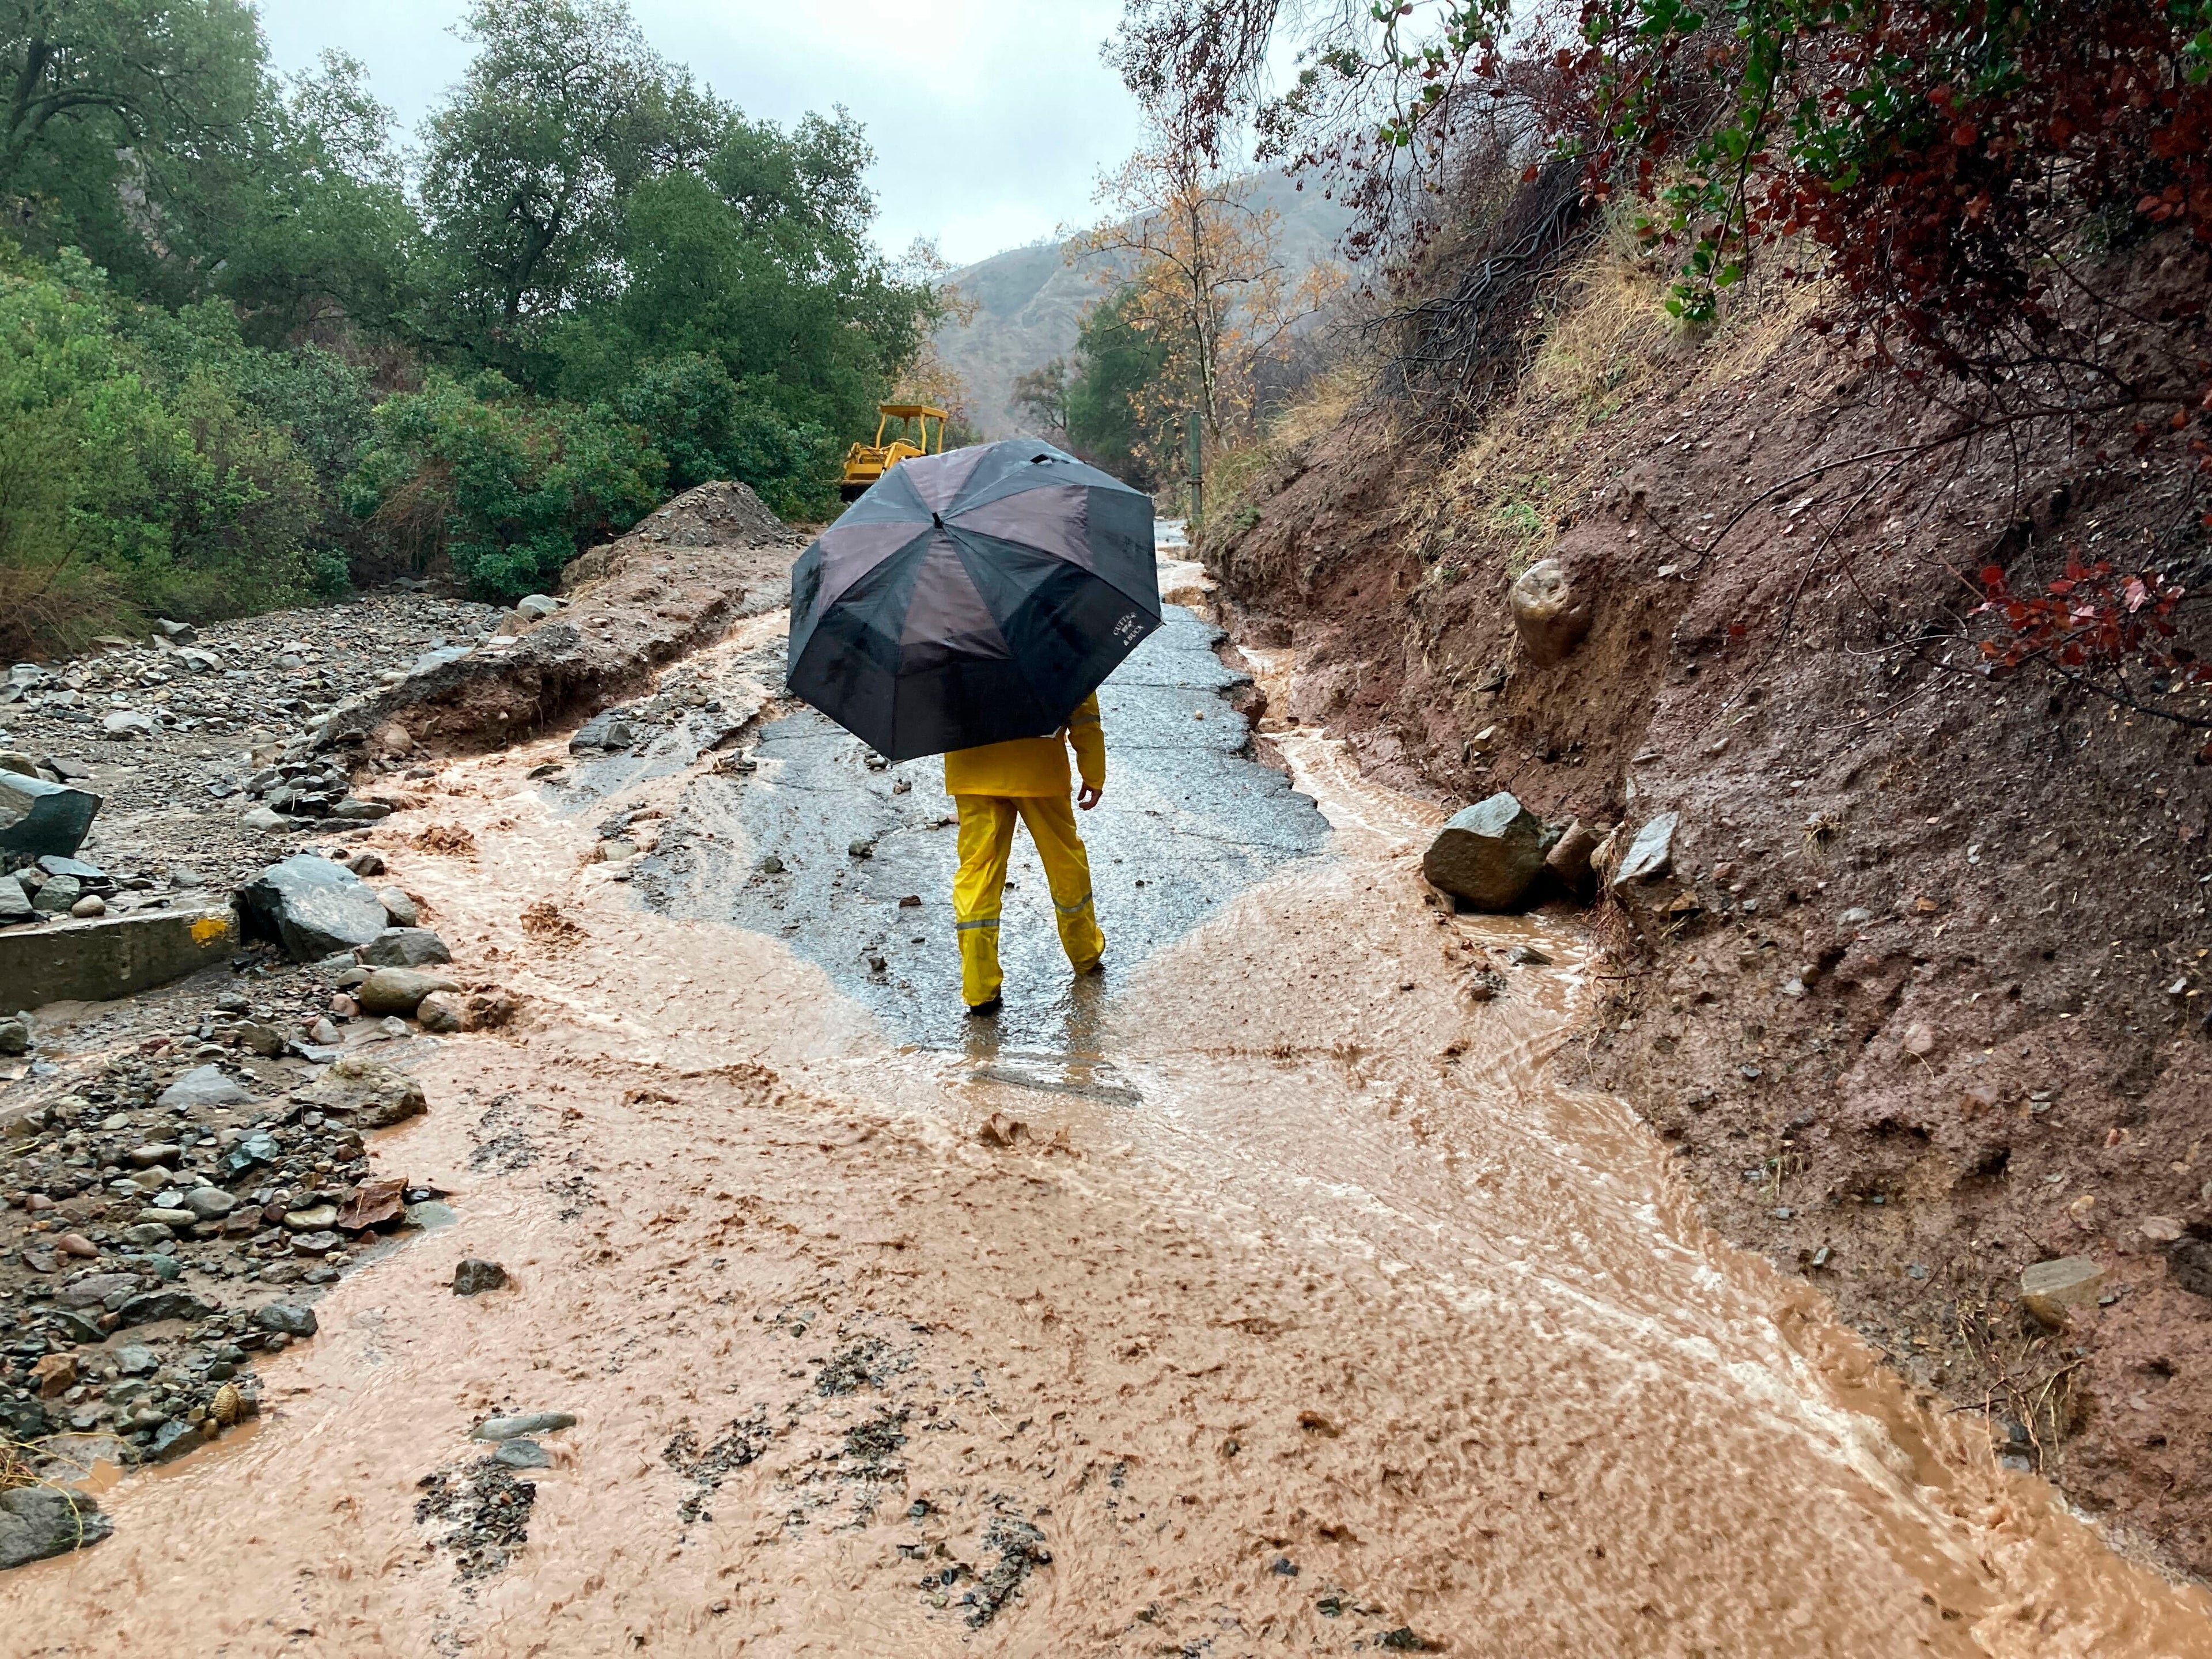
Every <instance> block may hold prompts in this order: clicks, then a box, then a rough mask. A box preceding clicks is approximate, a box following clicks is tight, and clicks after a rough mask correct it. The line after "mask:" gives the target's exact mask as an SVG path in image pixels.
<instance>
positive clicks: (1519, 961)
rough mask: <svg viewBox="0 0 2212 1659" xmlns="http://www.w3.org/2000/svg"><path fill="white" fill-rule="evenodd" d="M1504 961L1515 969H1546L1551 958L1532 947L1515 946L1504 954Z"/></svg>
mask: <svg viewBox="0 0 2212 1659" xmlns="http://www.w3.org/2000/svg"><path fill="white" fill-rule="evenodd" d="M1505 959H1506V961H1508V962H1510V963H1512V964H1513V965H1514V966H1515V967H1516V968H1548V967H1550V966H1551V965H1552V959H1551V957H1547V956H1546V955H1545V954H1544V953H1543V952H1542V951H1540V950H1538V949H1537V948H1536V947H1535V946H1534V945H1515V946H1514V947H1513V948H1512V949H1511V950H1510V951H1507V952H1506V953H1505Z"/></svg>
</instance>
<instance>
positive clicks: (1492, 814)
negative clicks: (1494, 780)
mask: <svg viewBox="0 0 2212 1659" xmlns="http://www.w3.org/2000/svg"><path fill="white" fill-rule="evenodd" d="M1544 853H1545V847H1544V826H1543V824H1542V823H1540V822H1539V821H1538V820H1537V817H1536V815H1535V814H1534V813H1533V812H1531V811H1528V808H1527V807H1525V806H1523V805H1521V803H1520V802H1519V801H1517V800H1516V799H1514V798H1513V797H1512V796H1511V795H1510V794H1509V793H1506V792H1504V790H1500V791H1499V792H1498V793H1496V794H1494V795H1492V796H1491V797H1490V798H1489V799H1486V800H1480V801H1477V802H1476V803H1475V804H1474V805H1472V806H1468V807H1463V808H1462V809H1461V810H1460V811H1457V812H1455V813H1454V814H1453V815H1452V817H1450V818H1449V820H1448V821H1447V822H1446V823H1445V824H1444V827H1443V829H1440V830H1438V831H1437V838H1436V839H1435V840H1434V841H1433V842H1430V843H1429V850H1428V852H1427V853H1426V854H1424V855H1423V857H1422V859H1421V873H1422V874H1423V875H1424V876H1425V877H1427V878H1428V879H1429V881H1430V883H1431V884H1432V885H1433V886H1436V887H1438V888H1441V889H1442V890H1443V891H1445V892H1447V893H1449V894H1451V895H1453V896H1455V897H1457V898H1462V899H1465V900H1466V901H1467V902H1468V903H1469V904H1472V905H1474V907H1475V908H1477V909H1478V910H1510V909H1511V908H1513V907H1514V906H1515V905H1516V904H1518V903H1519V902H1521V901H1522V898H1524V897H1525V896H1527V894H1528V890H1529V888H1530V887H1532V886H1534V884H1535V881H1536V878H1537V877H1538V876H1539V875H1540V874H1541V873H1542V872H1543V868H1544Z"/></svg>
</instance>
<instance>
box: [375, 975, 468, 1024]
mask: <svg viewBox="0 0 2212 1659" xmlns="http://www.w3.org/2000/svg"><path fill="white" fill-rule="evenodd" d="M460 988H461V987H460V986H459V984H457V983H456V982H455V981H453V980H450V979H447V977H446V976H445V975H442V974H426V973H423V972H422V971H421V970H420V969H414V968H380V969H377V970H376V971H375V972H374V973H373V974H371V975H369V976H368V978H367V979H365V980H363V981H362V982H361V984H360V986H359V987H357V988H356V990H355V992H354V998H355V1000H356V1001H358V1002H359V1003H360V1004H361V1006H362V1007H363V1008H364V1009H366V1010H367V1011H368V1012H370V1013H372V1014H411V1013H413V1012H415V1010H416V1007H417V1006H419V1005H420V1004H421V1002H422V999H423V998H424V997H427V996H428V995H429V994H431V993H432V992H433V991H458V990H459V989H460Z"/></svg>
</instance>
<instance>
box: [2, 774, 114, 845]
mask: <svg viewBox="0 0 2212 1659" xmlns="http://www.w3.org/2000/svg"><path fill="white" fill-rule="evenodd" d="M98 811H100V797H99V796H98V795H95V794H94V793H91V791H89V790H86V789H77V788H73V787H70V785H68V784H65V783H49V782H47V781H46V780H45V779H44V778H27V777H23V776H21V775H18V774H16V773H14V772H0V853H27V854H32V855H33V856H36V855H37V854H40V853H60V854H70V853H74V852H76V849H77V848H78V847H79V846H81V845H82V843H83V841H84V837H85V832H86V831H87V830H88V829H91V828H92V820H93V817H94V815H95V814H96V813H97V812H98Z"/></svg>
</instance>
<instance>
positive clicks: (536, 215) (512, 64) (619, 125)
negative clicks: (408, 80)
mask: <svg viewBox="0 0 2212 1659" xmlns="http://www.w3.org/2000/svg"><path fill="white" fill-rule="evenodd" d="M461 32H462V34H463V36H464V37H465V39H468V40H473V41H474V42H475V43H476V45H477V55H476V57H475V58H474V59H473V60H471V63H470V64H469V71H468V75H467V76H466V78H465V80H464V81H463V82H462V83H461V85H460V87H459V88H458V89H457V91H456V92H455V94H454V96H453V100H452V101H451V102H450V103H448V104H447V106H445V107H444V108H443V109H441V110H440V111H439V112H437V113H435V115H434V116H433V117H432V118H431V119H430V121H429V123H428V129H427V131H426V134H425V144H424V151H423V157H422V204H423V207H424V210H425V211H426V213H427V215H428V221H429V234H430V239H431V243H432V246H433V248H434V249H435V253H436V255H437V257H438V258H439V260H440V262H441V270H440V272H439V279H440V281H441V283H442V285H443V287H444V289H445V301H446V304H447V308H448V313H449V314H448V315H447V317H445V318H443V319H441V324H442V325H443V326H444V327H445V328H446V329H447V331H448V343H451V344H453V345H455V346H459V347H462V348H465V349H472V350H474V351H476V352H477V353H478V354H479V355H480V356H483V357H484V358H485V359H486V360H487V361H495V362H500V363H501V364H503V365H505V366H507V367H508V368H515V369H516V370H518V372H521V373H523V374H524V375H525V378H526V379H529V378H531V376H530V374H529V370H530V368H531V365H530V362H529V357H528V353H529V349H530V348H531V346H532V344H534V343H535V340H534V335H535V332H536V326H537V325H538V324H540V323H542V322H544V321H546V320H548V319H552V318H555V317H556V316H558V315H559V314H560V313H562V312H563V311H564V310H566V309H567V308H568V307H571V306H573V305H574V304H576V303H578V302H579V301H584V300H587V299H590V298H592V297H594V296H596V295H603V294H605V292H606V291H607V290H608V289H609V287H610V286H611V276H612V273H613V267H614V261H615V258H616V256H617V243H618V241H619V235H620V228H621V222H622V212H623V204H624V202H625V201H626V199H627V198H628V197H629V193H630V192H631V191H633V190H635V188H636V187H637V186H638V185H640V184H641V183H642V182H643V181H645V180H646V179H648V178H651V177H652V176H653V175H654V174H655V173H661V172H665V171H667V170H669V169H671V168H682V167H691V166H696V164H697V163H698V162H699V161H702V160H703V159H704V157H705V156H706V155H707V154H708V152H709V151H710V150H711V149H712V148H713V146H714V143H715V140H716V138H717V137H718V136H719V134H720V131H721V129H722V127H723V125H724V124H725V122H726V118H727V117H726V111H725V110H724V108H723V106H722V105H721V104H720V101H719V100H716V99H715V98H714V95H713V94H711V93H705V92H702V91H700V90H698V89H697V88H695V87H693V86H692V84H691V81H690V75H689V72H688V71H685V70H678V69H671V67H670V66H669V65H668V64H665V63H664V62H663V61H662V60H661V59H660V58H659V56H658V55H657V54H655V53H654V52H653V50H652V48H651V47H650V46H647V44H646V42H645V39H644V37H643V35H642V34H641V33H639V31H638V28H637V25H636V23H635V21H633V20H632V19H631V17H630V15H629V9H628V7H627V6H625V5H623V4H622V3H620V0H475V3H474V4H472V5H471V7H470V8H469V10H468V13H467V16H466V20H465V22H464V23H463V25H462V28H461Z"/></svg>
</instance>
